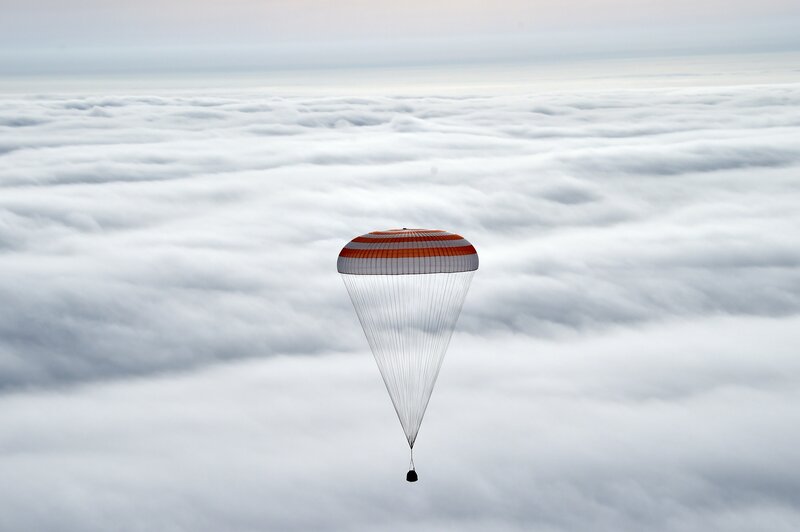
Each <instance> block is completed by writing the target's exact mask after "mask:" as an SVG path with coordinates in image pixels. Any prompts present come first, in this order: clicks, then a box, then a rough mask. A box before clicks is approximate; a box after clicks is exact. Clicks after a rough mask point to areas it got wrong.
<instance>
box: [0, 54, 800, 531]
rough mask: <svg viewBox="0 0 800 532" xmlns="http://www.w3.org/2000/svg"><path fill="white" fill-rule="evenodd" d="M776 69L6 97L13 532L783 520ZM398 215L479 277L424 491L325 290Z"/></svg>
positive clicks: (0, 117) (785, 416)
mask: <svg viewBox="0 0 800 532" xmlns="http://www.w3.org/2000/svg"><path fill="white" fill-rule="evenodd" d="M792 65H793V64H792V63H791V62H788V63H786V64H785V65H784V77H782V78H781V82H780V83H776V82H774V83H767V82H766V81H764V80H760V78H758V77H754V76H753V74H752V71H748V73H747V75H746V76H744V77H743V78H741V79H743V80H746V82H741V81H740V82H739V83H731V82H724V83H722V82H720V80H721V79H724V80H729V79H730V78H729V77H726V76H729V75H730V72H731V70H732V69H733V68H734V67H732V66H731V64H729V63H724V64H722V66H719V67H717V69H716V70H710V71H708V70H707V69H704V70H706V71H705V75H706V78H703V79H705V80H711V81H710V82H709V83H701V82H699V81H698V79H699V78H696V77H693V76H691V75H689V76H687V75H686V72H682V71H681V70H675V71H670V72H668V73H666V74H665V73H663V72H662V73H661V74H660V75H659V76H651V75H650V74H643V75H642V77H643V80H644V81H641V80H640V81H641V83H640V84H639V85H637V86H630V85H629V82H630V80H627V81H626V79H625V77H624V76H620V77H619V78H618V80H617V88H614V87H608V86H606V85H604V86H603V87H602V88H601V87H598V86H597V85H595V84H593V82H586V81H585V80H584V82H583V85H582V86H581V87H577V86H576V87H573V88H570V89H568V90H567V89H562V90H552V89H548V90H545V89H536V88H535V86H526V87H519V86H518V87H517V90H516V91H508V90H505V89H504V90H500V91H497V90H490V89H487V88H486V87H482V86H480V85H472V86H470V87H467V88H465V87H458V90H453V91H450V92H448V91H446V90H443V89H442V87H439V88H436V89H434V88H432V86H424V85H422V86H417V88H416V89H415V90H409V89H408V87H403V86H398V88H396V89H385V90H382V91H375V92H374V93H373V94H369V90H368V89H369V87H367V89H365V88H364V87H363V86H360V87H356V86H353V87H351V91H350V92H351V94H347V90H346V89H343V88H340V89H339V91H338V92H341V94H338V93H337V94H330V93H328V91H327V89H325V88H324V87H321V86H320V85H316V88H315V89H314V90H309V91H307V92H306V93H302V94H300V93H292V90H291V89H289V88H283V89H282V90H280V91H277V90H273V89H265V88H248V89H245V88H240V89H234V88H228V89H220V90H215V91H207V90H198V89H192V88H183V89H180V90H178V89H173V90H165V89H162V90H157V89H152V88H150V89H149V90H145V89H141V88H140V89H137V90H135V91H133V90H132V91H125V90H123V89H117V90H116V91H106V92H103V91H98V90H91V89H87V88H86V87H85V86H84V88H83V89H81V90H77V89H74V90H72V91H71V92H69V93H65V92H59V91H57V90H54V91H50V92H48V93H43V92H40V91H39V92H36V93H28V94H26V93H22V92H20V93H17V94H11V93H8V94H5V95H4V96H3V98H2V99H1V100H0V190H1V192H0V271H1V272H2V275H0V300H2V302H3V305H1V306H0V412H2V413H3V414H2V416H0V476H2V478H4V479H12V481H10V482H3V483H2V485H0V529H3V530H5V529H8V530H43V531H48V530H59V531H64V530H76V531H78V530H80V531H87V530H89V531H91V530H98V531H101V530H103V531H104V530H109V529H112V528H113V529H118V530H192V531H204V530H208V531H216V530H365V531H366V530H406V529H408V530H411V529H413V530H424V531H427V530H444V529H447V530H453V529H458V530H487V529H491V530H509V531H510V530H541V531H571V530H575V531H580V530H586V529H587V528H589V527H590V528H592V529H593V530H608V531H619V530H631V531H634V530H643V529H646V530H656V531H660V530H663V531H695V530H697V531H701V530H702V531H705V530H731V531H747V530H754V529H769V530H773V531H778V532H781V531H792V530H796V529H797V528H798V526H800V500H798V495H797V494H798V493H800V485H798V478H797V475H796V474H795V473H794V472H795V471H797V470H798V469H799V468H800V452H798V449H800V445H798V444H800V432H798V429H797V427H800V423H798V422H800V419H799V418H798V412H799V411H798V409H797V408H796V407H795V405H796V404H797V402H798V400H800V397H799V396H798V390H800V381H799V379H800V377H798V376H799V375H800V371H799V370H800V367H798V365H799V364H800V361H799V360H798V358H797V345H798V343H799V342H800V321H799V319H800V318H798V316H799V315H800V251H799V250H800V231H797V228H798V227H800V214H799V213H798V210H797V205H798V204H799V203H800V187H798V177H797V175H798V167H800V145H799V144H798V142H797V141H796V139H797V138H798V135H800V85H798V83H797V81H796V80H795V82H791V81H792V76H793V75H795V76H796V73H794V70H792V69H793V66H792ZM642 68H644V67H642ZM445 74H446V72H445ZM443 75H444V74H443ZM676 77H677V79H679V80H681V82H680V83H679V84H678V85H679V86H668V85H669V84H673V83H675V79H676ZM758 81H762V82H761V83H758ZM620 87H624V88H620ZM522 89H524V90H522ZM365 91H366V92H365ZM397 226H409V227H411V226H420V227H437V228H443V229H447V230H452V231H457V232H459V233H461V234H463V235H464V236H466V237H467V238H468V239H469V240H470V241H471V242H472V243H473V244H474V245H475V246H476V248H477V249H478V252H479V253H480V256H481V267H480V270H479V271H478V272H477V274H476V276H475V278H474V281H473V286H472V290H471V292H470V294H469V296H468V297H467V301H466V304H465V307H464V310H463V314H462V317H461V321H460V322H459V325H458V327H457V330H456V334H455V336H454V338H453V342H452V344H451V348H450V350H449V354H448V356H447V358H446V360H445V364H444V367H443V370H442V373H441V377H440V381H439V383H438V386H437V388H436V390H435V391H434V394H433V398H432V400H431V404H430V408H429V411H428V414H427V416H426V419H425V421H424V423H423V425H422V430H421V432H420V437H419V440H418V446H417V448H416V449H415V458H416V462H417V468H418V470H419V472H420V478H421V481H420V482H419V483H417V484H416V485H408V484H407V483H406V482H405V481H404V474H405V467H406V465H407V459H408V455H407V447H406V446H405V445H406V444H405V440H404V437H403V434H402V431H401V429H400V427H399V423H398V422H397V419H396V417H395V414H394V411H393V409H392V407H391V403H390V401H389V399H388V396H387V394H386V392H385V390H384V388H383V384H382V382H381V380H380V377H379V374H378V371H377V368H376V367H375V363H374V361H373V360H372V358H371V355H370V353H369V351H368V348H367V345H366V341H365V340H364V337H363V333H362V332H361V330H360V328H359V324H358V321H357V319H356V316H355V313H354V312H353V310H352V308H351V304H350V301H349V298H348V296H347V294H346V291H345V289H344V286H343V285H342V282H341V280H340V279H339V276H338V274H337V273H336V269H335V262H336V256H337V254H338V251H339V249H340V248H341V246H343V245H344V243H346V242H347V241H348V240H349V239H350V238H352V237H353V236H355V235H358V234H361V233H363V232H365V231H368V230H372V229H380V228H390V227H397Z"/></svg>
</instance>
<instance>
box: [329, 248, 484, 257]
mask: <svg viewBox="0 0 800 532" xmlns="http://www.w3.org/2000/svg"><path fill="white" fill-rule="evenodd" d="M476 253H477V251H475V248H474V247H472V246H459V247H452V248H407V249H350V248H344V249H342V252H341V253H339V256H340V257H348V258H351V259H406V258H414V257H452V256H457V255H474V254H476Z"/></svg>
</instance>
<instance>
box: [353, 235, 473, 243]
mask: <svg viewBox="0 0 800 532" xmlns="http://www.w3.org/2000/svg"><path fill="white" fill-rule="evenodd" d="M440 240H464V237H463V236H461V235H452V234H450V235H437V236H401V237H397V238H369V237H366V236H359V237H356V238H354V239H353V240H351V242H359V243H363V244H396V243H399V242H436V241H440Z"/></svg>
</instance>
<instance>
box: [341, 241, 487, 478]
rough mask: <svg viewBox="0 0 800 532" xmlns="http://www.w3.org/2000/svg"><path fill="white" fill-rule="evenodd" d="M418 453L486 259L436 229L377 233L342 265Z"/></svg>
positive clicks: (348, 252) (354, 245)
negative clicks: (469, 294) (448, 353)
mask: <svg viewBox="0 0 800 532" xmlns="http://www.w3.org/2000/svg"><path fill="white" fill-rule="evenodd" d="M337 267H338V270H339V273H340V274H342V279H343V280H344V284H345V287H347V291H348V293H349V294H350V299H351V300H352V301H353V306H354V307H355V310H356V314H357V315H358V319H359V320H360V322H361V326H362V327H363V329H364V333H365V335H366V337H367V342H368V343H369V346H370V348H371V349H372V353H373V355H374V356H375V361H376V362H377V364H378V369H379V370H380V372H381V376H382V377H383V382H384V383H385V384H386V389H387V390H388V392H389V397H390V398H391V399H392V404H393V405H394V408H395V411H396V412H397V417H398V418H399V419H400V424H401V425H402V427H403V431H404V432H405V435H406V439H407V440H408V445H409V447H410V448H411V453H412V454H411V465H410V470H409V472H408V474H407V476H406V480H408V481H409V482H414V481H416V480H417V473H416V471H415V469H414V455H413V449H414V442H415V441H416V438H417V433H418V432H419V428H420V425H421V424H422V418H423V416H424V415H425V410H426V408H427V406H428V401H429V400H430V397H431V393H432V392H433V387H434V384H435V383H436V378H437V377H438V375H439V369H440V368H441V366H442V361H443V360H444V354H445V352H446V351H447V346H448V345H449V343H450V338H451V336H452V335H453V329H454V328H455V325H456V322H457V321H458V316H459V314H460V313H461V307H462V306H463V304H464V299H465V297H466V295H467V291H468V290H469V286H470V283H471V282H472V276H473V275H474V273H475V270H477V269H478V253H477V252H476V251H475V248H474V247H473V246H472V244H470V243H469V242H468V241H467V240H466V239H465V238H463V237H462V236H459V235H456V234H453V233H448V232H447V231H441V230H431V229H405V228H404V229H392V230H388V231H373V232H371V233H368V234H365V235H362V236H359V237H356V238H354V239H353V240H351V241H350V242H349V243H348V244H347V245H346V246H345V247H344V248H343V249H342V251H341V253H339V260H338V264H337Z"/></svg>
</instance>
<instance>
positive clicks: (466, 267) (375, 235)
mask: <svg viewBox="0 0 800 532" xmlns="http://www.w3.org/2000/svg"><path fill="white" fill-rule="evenodd" d="M337 269H338V270H339V273H345V274H353V275H413V274H423V273H457V272H471V271H473V270H477V269H478V252H477V251H475V248H474V247H472V244H470V243H469V242H468V241H467V240H466V239H465V238H464V237H463V236H460V235H456V234H453V233H448V232H447V231H441V230H439V229H406V228H403V229H389V230H388V231H373V232H371V233H367V234H366V235H361V236H358V237H356V238H354V239H353V240H351V241H350V242H349V243H348V244H347V245H346V246H345V247H344V248H342V251H341V253H339V260H338V262H337Z"/></svg>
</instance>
